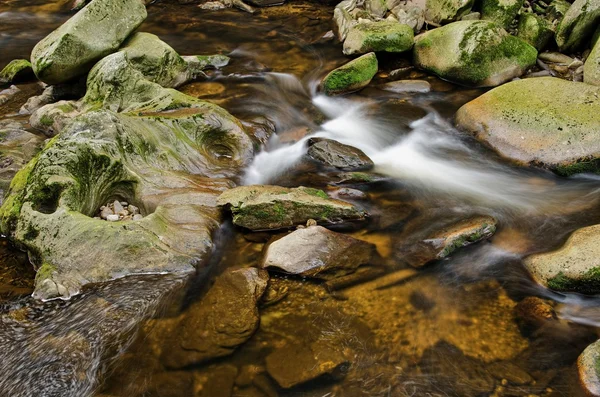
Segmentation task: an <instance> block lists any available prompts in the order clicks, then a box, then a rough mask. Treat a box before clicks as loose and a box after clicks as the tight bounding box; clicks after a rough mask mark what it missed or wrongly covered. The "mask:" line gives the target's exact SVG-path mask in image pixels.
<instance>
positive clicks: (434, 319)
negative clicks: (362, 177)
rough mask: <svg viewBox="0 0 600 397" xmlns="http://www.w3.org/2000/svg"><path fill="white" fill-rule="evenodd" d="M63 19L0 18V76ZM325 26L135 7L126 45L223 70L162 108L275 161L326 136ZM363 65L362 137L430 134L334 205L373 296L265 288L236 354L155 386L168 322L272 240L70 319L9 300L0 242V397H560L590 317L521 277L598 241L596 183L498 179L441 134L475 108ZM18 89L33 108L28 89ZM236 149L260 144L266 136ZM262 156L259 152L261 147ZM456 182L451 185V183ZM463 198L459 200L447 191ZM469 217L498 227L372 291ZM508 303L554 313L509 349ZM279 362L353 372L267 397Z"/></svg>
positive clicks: (225, 241) (26, 12)
mask: <svg viewBox="0 0 600 397" xmlns="http://www.w3.org/2000/svg"><path fill="white" fill-rule="evenodd" d="M68 8H69V4H68V3H67V2H63V3H60V2H48V1H33V0H28V1H8V2H3V3H2V4H1V5H0V47H1V48H2V52H1V53H0V67H2V66H4V64H6V63H7V62H8V61H9V60H10V59H12V58H17V57H27V56H28V54H29V52H30V50H31V48H32V47H33V45H34V44H35V43H36V42H37V41H38V40H39V39H41V38H42V37H43V36H44V35H45V34H47V33H48V32H50V31H51V30H52V29H53V28H55V27H56V26H58V25H59V24H60V23H61V22H62V21H64V20H65V19H66V18H68V16H69V15H70V14H69V12H68ZM331 13H332V9H331V7H329V6H324V5H319V4H317V3H307V2H293V3H291V4H290V5H286V6H282V7H273V8H268V9H263V10H261V12H260V13H259V14H258V15H249V14H246V13H243V12H241V11H237V10H225V11H218V12H207V11H202V10H200V9H199V8H197V7H196V6H195V5H193V4H190V5H180V4H177V3H170V2H167V1H166V0H165V1H161V2H158V3H157V4H154V5H152V6H150V7H149V18H148V21H147V22H145V24H144V25H143V26H142V28H141V29H142V30H145V31H150V32H152V33H155V34H157V35H159V36H160V37H161V38H162V39H163V40H164V41H166V42H167V43H169V44H170V45H172V46H173V47H174V48H175V49H176V50H178V51H179V52H180V53H182V54H186V55H187V54H212V53H224V54H230V56H231V57H232V63H231V64H230V65H229V66H227V67H226V68H224V69H223V71H221V72H214V73H212V74H211V75H209V76H208V77H207V79H206V80H203V81H197V82H193V83H191V84H188V85H186V86H184V87H181V88H180V89H181V90H182V91H183V92H186V93H188V94H190V95H193V96H197V97H199V98H202V99H205V100H209V101H213V102H215V103H217V104H219V105H221V106H223V107H225V108H226V109H228V110H229V111H231V112H232V113H233V114H235V115H236V116H238V117H240V118H241V119H242V120H244V121H255V122H257V121H262V122H264V123H265V124H273V125H274V126H275V127H276V131H277V133H278V135H279V138H280V141H281V142H292V141H295V140H298V139H300V138H301V137H303V136H304V135H305V134H306V133H310V132H314V131H317V130H319V129H320V125H321V124H322V123H323V122H324V121H325V120H326V116H325V115H324V114H323V113H322V112H320V110H319V107H318V106H317V105H318V104H316V103H315V102H314V101H313V97H312V95H313V92H312V82H314V81H315V80H316V79H317V78H318V77H320V76H321V75H323V74H324V73H325V72H326V71H327V70H330V69H332V68H333V67H335V66H337V65H339V64H341V63H342V62H344V59H345V58H344V57H343V56H342V54H341V48H340V45H339V44H338V43H336V42H335V41H333V40H330V39H322V37H323V35H324V34H325V33H326V32H328V31H329V30H330V28H331V27H330V17H331ZM24 26H26V27H27V28H24ZM381 61H382V62H381V69H382V71H381V72H380V73H379V75H378V76H377V78H376V79H375V80H374V82H373V84H372V87H371V88H368V89H365V90H363V91H362V92H361V93H359V94H355V95H353V96H351V98H350V99H351V100H352V101H355V102H365V103H367V104H366V105H365V109H366V115H367V116H365V117H367V119H368V120H367V121H368V123H367V124H368V126H370V128H374V129H377V128H381V129H384V128H385V129H386V130H389V131H391V132H390V134H391V135H390V136H388V138H389V139H390V141H395V140H397V138H398V137H399V136H404V135H407V134H409V133H411V131H412V133H414V130H415V129H416V127H414V124H413V125H412V126H411V123H412V122H414V121H417V120H420V119H422V118H423V117H425V116H426V115H427V114H429V115H437V116H438V118H439V120H440V121H439V122H436V123H434V124H431V125H430V126H429V127H431V128H430V129H426V128H424V129H422V131H421V132H420V133H421V137H422V139H424V145H423V144H422V145H420V146H419V145H417V146H405V147H402V150H400V151H398V152H397V153H398V155H400V154H402V155H406V156H407V155H415V154H419V155H423V156H425V159H426V161H425V162H424V163H423V165H422V168H420V169H418V168H417V169H409V168H403V167H399V168H394V166H393V165H390V162H389V161H387V162H386V159H385V158H382V159H381V170H382V172H384V173H385V172H387V176H388V177H387V178H385V179H384V180H382V181H380V182H377V183H370V184H357V185H350V187H354V188H358V189H360V190H362V191H364V192H365V193H367V199H366V200H354V201H353V200H349V201H353V202H354V203H356V204H357V205H360V206H362V207H364V208H365V209H366V210H367V211H369V213H370V214H371V217H370V219H369V222H368V224H367V225H366V226H365V227H364V228H363V229H360V230H343V231H345V232H347V233H351V234H353V235H355V236H357V237H359V238H362V239H364V240H367V241H370V242H372V243H374V244H376V246H377V252H378V254H379V257H380V260H379V263H375V264H374V265H373V266H372V268H373V269H374V270H376V271H377V272H378V273H377V274H378V275H379V278H377V279H376V280H375V281H364V282H362V283H358V284H357V285H355V286H352V287H349V288H345V289H340V290H336V291H332V290H331V289H328V288H327V286H325V285H324V284H322V283H319V282H314V281H310V280H305V279H299V278H294V277H284V276H280V275H272V278H271V280H270V283H269V287H268V291H267V294H266V296H267V297H268V299H267V300H266V301H265V300H263V302H261V303H260V305H259V313H260V326H259V329H258V331H257V332H256V333H255V334H254V335H253V336H252V338H251V339H250V340H249V341H248V342H247V343H245V344H243V345H242V346H240V347H239V348H238V349H237V350H236V351H235V352H234V353H233V354H232V355H230V356H227V357H223V358H219V359H215V360H213V361H211V362H208V363H205V364H202V365H197V366H192V367H187V368H184V369H180V370H168V369H166V368H165V367H164V365H163V363H161V360H160V355H161V352H163V351H165V350H168V349H170V348H171V347H172V346H170V344H171V343H173V341H172V340H169V339H168V338H166V335H167V334H168V333H169V331H172V327H173V326H176V325H174V324H176V321H175V319H176V318H177V317H178V316H180V315H181V314H182V313H184V314H185V312H186V311H187V310H190V307H191V306H192V303H193V302H195V301H197V300H199V299H201V298H202V296H203V294H204V293H205V292H206V291H207V289H208V288H210V285H211V280H212V279H213V278H214V277H215V276H218V275H219V274H220V273H222V272H223V271H224V270H225V269H228V268H231V267H247V266H256V265H257V264H258V263H259V261H260V259H261V256H262V249H263V248H264V242H265V241H266V240H267V239H268V238H269V237H271V236H272V235H273V234H274V233H273V234H263V235H256V234H255V235H250V234H249V233H246V232H243V231H241V230H237V229H235V228H234V227H233V226H232V225H230V224H225V225H224V226H223V227H222V229H221V230H220V231H219V234H218V235H217V236H216V240H215V241H216V242H217V244H216V247H217V248H216V250H215V252H214V253H213V257H212V260H211V263H210V266H208V267H207V268H206V269H203V270H202V271H200V272H199V274H197V275H196V276H195V277H194V278H193V279H191V280H182V279H179V278H173V277H167V276H165V277H160V276H151V277H150V276H144V277H130V278H127V279H123V280H119V281H116V282H114V283H109V284H107V285H99V286H91V287H89V288H86V290H85V292H84V293H83V294H82V295H81V296H79V297H77V298H75V299H72V300H71V301H69V302H48V303H41V302H35V301H33V300H32V299H31V298H30V297H28V295H29V293H30V292H31V289H32V285H33V277H34V274H33V271H32V270H31V267H30V266H29V265H28V264H27V261H26V258H25V257H24V255H22V254H20V253H18V251H17V250H16V249H14V248H11V247H9V246H8V245H7V243H6V242H4V245H2V246H1V247H0V249H1V253H2V254H1V255H0V311H1V312H0V390H3V391H5V392H6V393H8V394H7V395H10V396H73V397H75V396H88V395H99V396H100V395H102V396H127V397H134V396H156V397H159V396H163V397H164V396H204V397H221V396H239V397H242V396H253V397H258V396H269V397H271V396H303V397H333V396H336V397H339V396H349V397H354V396H460V397H463V396H528V395H531V396H577V395H579V393H580V390H579V387H578V385H577V376H576V371H575V370H574V363H575V360H576V358H577V356H578V355H579V354H580V353H581V351H582V350H583V349H584V348H585V346H587V344H589V343H590V342H591V341H593V340H595V339H596V337H597V328H596V327H597V326H598V325H599V324H600V322H599V320H600V313H599V312H598V310H600V309H597V307H598V303H599V302H598V301H596V299H595V298H594V297H580V296H577V295H575V294H555V293H552V292H551V291H547V290H544V289H543V288H541V287H539V286H537V285H536V284H534V283H533V282H532V281H531V280H530V279H529V277H528V276H527V274H526V273H525V271H524V270H523V268H522V265H521V263H520V258H521V257H522V256H524V255H526V254H529V253H533V252H538V251H543V250H549V249H552V248H554V247H557V246H559V245H560V244H561V243H562V242H563V241H564V240H565V239H566V237H567V236H568V234H569V233H570V232H571V231H573V230H574V229H576V228H578V227H582V226H584V225H588V224H592V223H598V221H600V211H599V210H598V208H600V207H599V206H598V205H597V203H596V201H595V200H596V198H595V195H594V192H595V190H596V189H598V188H599V187H600V181H598V180H595V179H593V178H587V177H580V178H572V179H564V178H558V177H555V176H553V175H552V174H550V173H548V172H545V171H539V170H531V169H522V168H518V167H515V166H513V165H511V164H507V163H506V162H504V161H503V160H501V159H498V158H497V157H496V156H495V155H494V154H493V153H492V152H491V151H489V150H487V149H486V148H484V147H481V145H479V144H478V143H477V142H475V141H474V140H472V139H470V138H469V137H466V136H463V135H462V134H461V133H460V132H458V131H455V130H454V129H452V127H451V118H452V116H453V114H454V112H455V111H456V109H457V108H458V107H459V106H460V105H462V104H463V103H465V102H467V101H468V100H470V99H472V98H474V97H475V96H477V95H479V94H480V93H481V92H480V91H478V90H469V89H464V88H461V87H455V86H452V85H451V84H449V83H446V82H442V81H439V80H437V79H434V78H431V77H428V76H425V75H422V74H421V73H419V72H417V71H412V72H408V74H407V78H421V79H427V80H429V81H430V82H431V84H432V87H433V90H432V92H431V93H428V94H410V95H398V94H391V93H386V92H384V91H381V90H378V89H377V88H376V85H377V84H378V83H379V82H381V81H386V79H388V78H389V71H391V70H393V69H397V68H399V67H403V66H407V65H409V60H408V59H402V58H392V57H389V58H385V57H383V58H382V59H381ZM27 87H29V89H30V90H33V92H35V90H39V88H36V85H35V84H30V85H29V86H27ZM298 87H301V88H298ZM27 92H30V91H27ZM25 99H26V97H24V98H15V99H14V101H13V103H10V104H7V105H5V106H8V107H5V108H0V110H2V112H3V114H0V119H2V118H14V119H18V120H23V119H24V118H23V117H21V116H17V115H15V114H14V113H15V112H16V110H18V108H19V106H20V103H18V102H19V101H20V102H24V100H25ZM388 127H389V128H388ZM429 127H428V128H429ZM255 133H256V135H257V137H258V139H259V140H261V141H262V142H263V143H266V142H267V139H266V136H267V134H266V133H265V134H264V135H262V136H261V134H260V131H255ZM440 136H447V137H451V140H443V139H441V140H440V139H438V138H439V137H440ZM428 139H430V140H428ZM435 142H442V143H443V144H435ZM448 142H450V144H448ZM457 143H460V145H459V146H456V144H457ZM390 145H391V144H390ZM267 146H268V147H269V150H272V151H274V150H275V149H276V148H277V147H276V146H275V147H274V146H273V144H272V142H270V143H269V145H267ZM423 147H424V148H423ZM385 149H386V148H383V149H381V153H384V152H385ZM379 154H380V153H378V156H379ZM436 162H437V163H436ZM413 164H414V163H413ZM419 164H421V163H419ZM469 170H477V171H480V172H481V175H473V174H472V173H468V172H467V171H469ZM457 175H458V179H461V178H464V180H458V181H457V180H456V179H457ZM486 178H487V179H486ZM242 179H243V178H242V176H240V180H242ZM485 180H488V181H489V183H488V185H491V186H488V187H490V189H491V190H490V189H487V190H485V191H484V192H483V193H477V192H474V191H472V189H471V190H470V188H471V187H473V186H475V187H477V186H479V187H482V186H484V185H486V184H485V183H483V182H485ZM465 181H466V184H467V185H469V186H467V185H462V187H461V184H460V183H458V182H461V183H463V182H465ZM269 182H270V183H277V184H281V185H284V186H299V185H304V186H311V187H316V188H321V189H324V190H326V191H329V192H332V191H333V190H334V189H335V188H336V185H335V180H334V177H333V176H332V175H331V174H329V173H327V172H324V171H323V170H320V169H316V168H306V167H291V168H290V169H289V170H288V171H286V172H284V173H282V174H279V175H275V176H274V177H272V178H271V179H270V180H269ZM478 183H479V184H481V186H480V185H477V184H478ZM502 184H506V185H502ZM494 185H496V186H494ZM498 186H500V187H498ZM494 188H496V190H494ZM461 189H462V190H461ZM495 194H497V196H495ZM494 197H496V198H497V197H501V198H502V199H498V200H494V199H493V198H494ZM470 215H492V216H495V217H496V218H497V219H498V220H499V227H498V232H497V233H496V235H495V236H494V237H493V238H492V239H491V240H490V241H489V242H483V243H479V244H476V245H474V246H471V247H468V248H466V249H464V250H463V251H461V252H460V253H458V254H456V255H454V256H453V257H451V258H450V259H448V260H445V261H442V262H440V263H436V264H433V265H431V266H429V267H427V268H426V269H424V270H420V271H419V272H418V274H417V275H416V276H413V277H410V278H406V279H402V280H399V281H398V282H397V283H391V284H389V285H386V286H385V288H381V282H382V280H386V277H388V278H391V277H398V274H399V273H397V272H398V271H403V269H406V268H407V265H406V264H405V263H404V261H403V255H404V253H405V252H404V251H403V250H402V249H403V247H405V246H406V245H407V244H410V242H411V241H416V239H418V238H419V236H420V235H421V234H420V233H421V232H422V231H423V230H429V229H434V228H435V227H436V225H442V224H448V223H451V222H452V221H453V220H460V219H464V218H465V217H467V216H470ZM382 274H387V276H382ZM390 275H391V276H390ZM400 275H401V273H400ZM400 278H401V277H400ZM378 280H379V281H378ZM377 283H379V284H377ZM527 296H540V297H543V298H545V299H548V300H550V301H554V302H555V306H556V307H555V309H556V311H557V312H558V313H559V319H557V320H556V321H553V322H551V323H549V324H548V325H547V326H544V327H542V328H541V329H539V330H537V331H536V332H535V333H533V334H532V333H527V332H524V330H523V329H521V328H520V327H519V325H518V322H517V318H516V315H515V306H516V304H517V302H519V301H520V300H522V299H523V298H524V297H527ZM233 315H235V314H233ZM284 343H292V344H295V345H298V346H301V348H302V349H310V348H311V347H312V348H313V349H318V347H319V346H321V347H322V346H328V345H331V346H336V347H338V348H339V347H343V350H344V352H345V354H346V355H347V356H348V357H352V359H351V360H349V363H348V365H346V366H345V367H344V368H342V369H341V372H340V373H337V374H336V376H329V377H320V378H317V379H314V380H311V381H309V382H307V383H305V384H303V385H300V386H296V387H294V388H292V389H283V388H281V387H279V386H278V385H277V384H276V383H275V382H274V380H273V379H271V378H270V377H269V376H268V375H267V373H266V372H265V357H266V356H268V355H269V354H270V353H271V352H273V351H274V350H275V349H276V348H278V347H280V346H282V344H284ZM314 346H317V347H314ZM282 365H284V366H289V367H290V371H291V370H292V368H294V366H295V365H301V363H297V362H294V360H293V358H290V360H289V361H288V362H285V361H284V362H282ZM2 378H3V379H2Z"/></svg>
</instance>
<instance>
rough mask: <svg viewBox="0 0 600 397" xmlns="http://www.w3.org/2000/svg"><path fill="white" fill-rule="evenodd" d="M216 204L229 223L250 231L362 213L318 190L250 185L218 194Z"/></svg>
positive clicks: (349, 217) (355, 218) (361, 217)
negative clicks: (229, 216)
mask: <svg viewBox="0 0 600 397" xmlns="http://www.w3.org/2000/svg"><path fill="white" fill-rule="evenodd" d="M217 203H218V205H220V206H223V207H226V208H228V209H230V210H231V213H232V214H233V223H234V224H235V225H238V226H242V227H245V228H247V229H250V230H272V229H282V228H288V227H291V226H295V225H301V224H305V223H306V222H307V221H308V220H309V219H314V220H315V221H317V222H318V223H320V224H330V223H338V222H343V221H361V220H364V219H365V217H366V215H367V214H366V212H365V211H363V210H361V209H359V208H357V207H355V206H354V205H352V204H350V203H347V202H345V201H340V200H333V199H330V198H329V197H327V194H326V193H325V192H323V191H322V190H317V189H311V188H305V187H299V188H293V189H289V188H285V187H280V186H267V185H252V186H240V187H237V188H235V189H231V190H228V191H226V192H225V193H223V194H222V195H221V196H219V198H218V200H217Z"/></svg>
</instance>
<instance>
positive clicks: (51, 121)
mask: <svg viewBox="0 0 600 397" xmlns="http://www.w3.org/2000/svg"><path fill="white" fill-rule="evenodd" d="M40 123H41V124H42V125H43V126H46V127H50V126H52V124H54V119H53V118H52V117H50V116H48V115H47V114H44V115H43V116H42V117H41V118H40Z"/></svg>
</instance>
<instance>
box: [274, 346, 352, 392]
mask: <svg viewBox="0 0 600 397" xmlns="http://www.w3.org/2000/svg"><path fill="white" fill-rule="evenodd" d="M338 349H339V347H338V346H335V345H331V344H328V343H326V342H325V341H317V342H314V343H313V344H312V345H310V346H308V347H307V346H304V345H302V344H297V343H294V342H288V343H286V344H285V345H284V346H283V347H279V348H277V349H276V350H275V351H274V352H273V353H271V354H270V355H268V356H267V358H266V363H267V371H268V372H269V375H271V377H273V379H275V380H276V381H277V383H278V384H279V386H281V387H283V388H285V389H289V388H291V387H294V386H296V385H299V384H302V383H305V382H308V381H311V380H314V379H317V378H319V377H321V376H323V375H331V376H334V377H339V376H340V375H342V374H343V372H344V369H345V368H344V367H345V366H346V365H347V364H348V361H347V360H346V359H345V357H344V355H343V354H342V353H341V352H340V351H339V350H338Z"/></svg>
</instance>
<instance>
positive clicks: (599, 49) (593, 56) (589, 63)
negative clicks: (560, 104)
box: [583, 28, 600, 86]
mask: <svg viewBox="0 0 600 397" xmlns="http://www.w3.org/2000/svg"><path fill="white" fill-rule="evenodd" d="M598 32H600V28H599V29H598ZM583 82H584V83H587V84H593V85H597V86H600V40H597V42H596V45H594V47H593V48H592V52H590V55H588V57H587V60H586V61H585V66H584V69H583Z"/></svg>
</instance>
